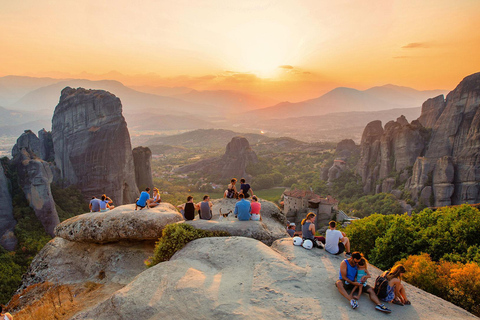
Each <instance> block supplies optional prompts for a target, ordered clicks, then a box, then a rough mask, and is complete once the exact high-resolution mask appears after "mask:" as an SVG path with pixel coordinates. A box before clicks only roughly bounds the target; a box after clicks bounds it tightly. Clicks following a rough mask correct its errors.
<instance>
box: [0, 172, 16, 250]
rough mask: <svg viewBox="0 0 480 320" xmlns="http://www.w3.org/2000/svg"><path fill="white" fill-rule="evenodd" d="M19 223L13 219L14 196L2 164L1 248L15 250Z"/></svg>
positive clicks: (0, 196) (0, 194)
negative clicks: (9, 189) (16, 227)
mask: <svg viewBox="0 0 480 320" xmlns="http://www.w3.org/2000/svg"><path fill="white" fill-rule="evenodd" d="M16 224H17V222H16V221H15V218H14V217H13V207H12V196H11V195H10V192H9V191H8V181H7V177H5V173H4V172H3V167H2V165H1V164H0V246H2V247H4V248H5V249H6V250H8V251H13V250H15V246H16V245H17V238H15V235H14V233H13V231H14V229H15V225H16Z"/></svg>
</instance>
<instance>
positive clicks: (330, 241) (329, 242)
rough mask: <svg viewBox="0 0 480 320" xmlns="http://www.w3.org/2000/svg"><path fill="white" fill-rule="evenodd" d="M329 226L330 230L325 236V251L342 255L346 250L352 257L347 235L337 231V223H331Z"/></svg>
mask: <svg viewBox="0 0 480 320" xmlns="http://www.w3.org/2000/svg"><path fill="white" fill-rule="evenodd" d="M329 226H330V229H328V230H327V233H326V235H325V238H326V240H325V250H326V251H327V252H329V253H331V254H340V253H342V252H344V251H345V250H346V254H347V255H350V240H349V239H348V238H347V237H346V234H345V233H343V232H340V231H338V230H335V228H336V227H337V223H336V222H335V221H330V223H329Z"/></svg>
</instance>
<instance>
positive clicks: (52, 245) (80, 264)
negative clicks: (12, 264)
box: [20, 237, 154, 290]
mask: <svg viewBox="0 0 480 320" xmlns="http://www.w3.org/2000/svg"><path fill="white" fill-rule="evenodd" d="M153 248H154V242H153V241H150V242H148V241H142V242H132V241H128V242H127V241H124V242H117V243H114V244H104V245H99V244H92V243H79V242H72V241H68V240H65V239H62V238H59V237H56V238H54V239H52V240H51V241H50V242H49V243H47V244H46V245H45V247H43V249H42V250H41V251H40V252H39V253H38V254H37V255H36V256H35V258H34V259H33V261H32V263H31V265H30V267H29V269H28V271H27V272H26V273H25V274H24V276H23V283H22V286H21V288H20V290H21V289H25V288H26V287H28V286H30V285H33V284H36V283H41V282H43V281H50V282H52V283H55V284H57V285H58V284H70V283H84V282H87V281H92V282H100V283H107V282H113V283H119V284H123V285H126V284H128V283H129V282H130V281H132V280H133V278H134V277H136V276H137V275H138V274H140V273H141V272H143V271H144V270H145V269H146V267H145V264H144V263H143V261H144V260H145V259H147V258H148V257H149V256H151V255H152V254H153Z"/></svg>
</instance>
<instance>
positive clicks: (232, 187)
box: [223, 178, 253, 199]
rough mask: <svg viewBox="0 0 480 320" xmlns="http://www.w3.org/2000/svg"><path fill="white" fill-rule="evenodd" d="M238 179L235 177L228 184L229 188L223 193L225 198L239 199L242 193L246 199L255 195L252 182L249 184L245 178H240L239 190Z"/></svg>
mask: <svg viewBox="0 0 480 320" xmlns="http://www.w3.org/2000/svg"><path fill="white" fill-rule="evenodd" d="M236 184H237V179H235V178H233V179H232V180H230V183H229V184H228V186H227V190H225V192H224V193H223V197H224V198H229V199H238V198H239V196H240V195H241V194H243V197H244V198H245V199H248V198H249V197H250V196H253V190H252V187H251V186H250V184H248V183H247V182H246V180H245V178H242V179H240V190H239V191H237V187H236Z"/></svg>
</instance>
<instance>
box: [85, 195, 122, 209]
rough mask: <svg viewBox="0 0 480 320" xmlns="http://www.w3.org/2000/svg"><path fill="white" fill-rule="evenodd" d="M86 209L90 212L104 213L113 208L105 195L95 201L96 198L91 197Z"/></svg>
mask: <svg viewBox="0 0 480 320" xmlns="http://www.w3.org/2000/svg"><path fill="white" fill-rule="evenodd" d="M88 207H89V208H90V212H105V211H108V210H112V209H113V208H115V206H114V205H113V201H112V199H110V198H109V197H107V196H106V195H105V194H104V195H102V197H101V198H100V199H97V197H95V196H93V197H92V200H90V204H89V206H88Z"/></svg>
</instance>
